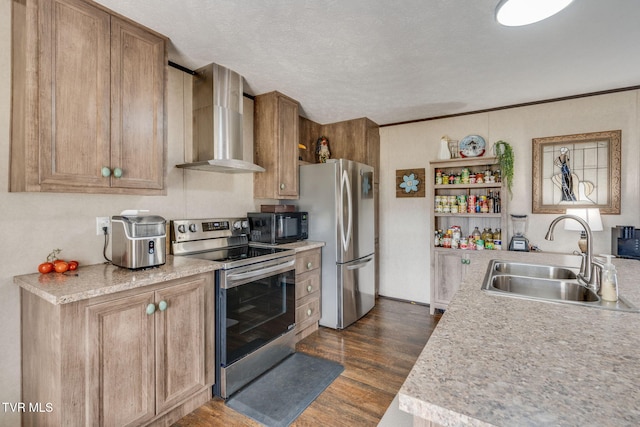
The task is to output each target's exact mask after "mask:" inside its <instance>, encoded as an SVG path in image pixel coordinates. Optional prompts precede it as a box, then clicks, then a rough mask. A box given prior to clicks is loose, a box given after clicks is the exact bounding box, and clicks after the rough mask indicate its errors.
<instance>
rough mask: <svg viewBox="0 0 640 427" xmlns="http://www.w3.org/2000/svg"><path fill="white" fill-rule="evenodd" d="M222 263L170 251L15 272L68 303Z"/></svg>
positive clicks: (27, 284) (44, 294) (304, 246)
mask: <svg viewBox="0 0 640 427" xmlns="http://www.w3.org/2000/svg"><path fill="white" fill-rule="evenodd" d="M324 245H325V244H324V242H314V241H310V240H304V241H301V242H294V243H287V244H284V245H278V247H281V248H285V249H294V250H295V251H296V252H302V251H307V250H311V249H315V248H320V247H322V246H324ZM256 246H269V245H256ZM221 266H222V264H221V263H217V262H215V261H209V260H200V259H197V258H192V257H181V256H178V257H174V256H173V255H167V261H166V263H165V264H164V265H162V266H159V267H153V268H148V269H143V270H129V269H126V268H121V267H116V266H114V265H112V264H107V263H104V264H94V265H86V266H80V267H79V268H78V270H76V271H75V272H74V273H65V274H61V273H49V274H40V273H34V274H24V275H21V276H15V277H14V278H13V281H14V283H15V284H17V285H18V286H20V287H22V288H24V289H26V290H27V291H29V292H32V293H34V294H36V295H38V296H39V297H41V298H43V299H45V300H47V301H49V302H50V303H52V304H67V303H70V302H74V301H80V300H83V299H87V298H92V297H96V296H100V295H108V294H112V293H114V292H120V291H125V290H128V289H135V288H139V287H143V286H148V285H153V284H156V283H162V282H165V281H168V280H173V279H179V278H181V277H187V276H192V275H194V274H199V273H206V272H208V271H214V270H217V269H219V268H220V267H221ZM76 273H77V275H76Z"/></svg>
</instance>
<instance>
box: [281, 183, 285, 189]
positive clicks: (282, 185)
mask: <svg viewBox="0 0 640 427" xmlns="http://www.w3.org/2000/svg"><path fill="white" fill-rule="evenodd" d="M285 188H286V185H285V184H284V182H283V183H282V184H280V189H281V190H284V189H285Z"/></svg>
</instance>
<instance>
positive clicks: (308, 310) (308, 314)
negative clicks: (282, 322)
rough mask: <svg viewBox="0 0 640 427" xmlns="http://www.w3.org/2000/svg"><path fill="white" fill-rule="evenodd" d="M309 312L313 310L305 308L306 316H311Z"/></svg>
mask: <svg viewBox="0 0 640 427" xmlns="http://www.w3.org/2000/svg"><path fill="white" fill-rule="evenodd" d="M311 313H313V310H311V309H310V308H308V309H307V316H311Z"/></svg>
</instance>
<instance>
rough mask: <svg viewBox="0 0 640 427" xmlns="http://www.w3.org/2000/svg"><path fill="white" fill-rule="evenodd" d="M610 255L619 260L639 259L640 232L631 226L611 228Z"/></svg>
mask: <svg viewBox="0 0 640 427" xmlns="http://www.w3.org/2000/svg"><path fill="white" fill-rule="evenodd" d="M611 253H612V254H613V255H615V256H617V257H619V258H632V259H640V230H638V229H636V228H635V227H634V226H632V225H618V226H615V227H611Z"/></svg>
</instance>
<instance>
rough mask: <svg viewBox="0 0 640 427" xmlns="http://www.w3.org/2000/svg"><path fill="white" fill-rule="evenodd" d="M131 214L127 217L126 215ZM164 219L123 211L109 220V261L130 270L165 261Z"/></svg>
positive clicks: (154, 265)
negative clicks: (110, 231) (110, 230)
mask: <svg viewBox="0 0 640 427" xmlns="http://www.w3.org/2000/svg"><path fill="white" fill-rule="evenodd" d="M130 213H131V214H130ZM166 222H167V221H166V220H165V219H164V218H162V217H160V216H157V215H139V212H138V211H124V212H122V214H120V215H115V216H113V217H112V218H111V229H112V235H111V262H112V263H113V264H114V265H117V266H118V267H124V268H128V269H131V270H138V269H141V268H149V267H157V266H159V265H163V264H164V263H165V262H166V242H167V231H166Z"/></svg>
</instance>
